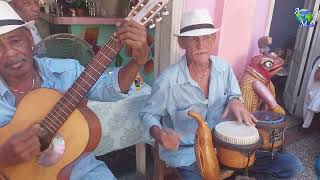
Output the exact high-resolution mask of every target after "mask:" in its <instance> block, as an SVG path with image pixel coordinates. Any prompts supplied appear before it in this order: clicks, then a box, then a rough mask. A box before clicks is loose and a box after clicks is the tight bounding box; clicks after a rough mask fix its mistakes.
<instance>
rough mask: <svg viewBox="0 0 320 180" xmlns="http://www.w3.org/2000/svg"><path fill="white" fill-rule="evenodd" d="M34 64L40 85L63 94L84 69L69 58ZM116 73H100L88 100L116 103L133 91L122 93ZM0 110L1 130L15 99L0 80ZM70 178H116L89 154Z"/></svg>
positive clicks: (8, 121) (116, 70) (6, 122)
mask: <svg viewBox="0 0 320 180" xmlns="http://www.w3.org/2000/svg"><path fill="white" fill-rule="evenodd" d="M35 62H36V64H37V66H38V69H39V72H40V76H41V79H42V85H41V86H42V87H44V88H52V89H56V90H58V91H60V92H65V91H66V90H67V89H68V88H69V87H70V86H71V85H72V84H73V82H74V81H75V80H76V79H77V77H79V76H80V74H81V72H82V71H83V70H84V67H83V66H81V65H80V64H79V62H78V61H76V60H71V59H63V60H62V59H50V58H35ZM118 72H119V68H118V69H115V70H114V71H113V72H112V74H111V75H109V74H108V73H105V74H103V75H102V76H101V77H100V79H99V80H98V81H97V83H96V84H95V85H94V87H93V88H92V90H91V91H90V92H89V94H88V96H87V98H88V99H91V100H96V101H117V100H120V99H122V98H125V97H127V96H128V95H130V93H132V92H133V91H132V87H131V89H130V90H129V92H128V94H123V93H121V91H120V88H119V84H118ZM0 107H1V108H0V127H2V126H5V125H6V124H8V123H10V121H11V119H12V117H13V115H14V113H15V111H16V106H15V96H14V95H13V94H12V92H11V91H9V89H8V88H7V85H6V84H5V83H4V82H3V81H0ZM98 177H100V178H98ZM72 179H77V180H78V179H88V180H89V179H95V180H96V179H110V180H111V179H112V180H113V179H115V178H114V176H113V175H112V173H111V171H110V170H108V169H107V167H106V166H105V164H104V163H102V162H101V161H97V160H96V159H95V157H94V156H93V155H92V154H91V155H90V156H88V157H87V158H84V159H83V160H81V161H80V162H79V163H78V164H77V165H76V167H75V168H74V171H73V172H72Z"/></svg>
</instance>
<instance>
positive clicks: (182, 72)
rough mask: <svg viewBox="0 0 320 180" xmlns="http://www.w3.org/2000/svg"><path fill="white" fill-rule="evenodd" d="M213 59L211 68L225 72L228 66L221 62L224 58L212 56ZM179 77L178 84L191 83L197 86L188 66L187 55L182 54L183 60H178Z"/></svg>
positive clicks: (211, 59)
mask: <svg viewBox="0 0 320 180" xmlns="http://www.w3.org/2000/svg"><path fill="white" fill-rule="evenodd" d="M209 60H210V61H211V69H213V71H215V72H223V71H226V70H227V68H226V66H225V65H224V64H223V63H222V62H221V61H223V60H220V59H219V58H218V57H216V56H210V59H209ZM178 67H179V68H178V69H179V70H178V77H177V83H178V84H185V83H190V84H191V85H195V86H197V83H196V82H195V81H194V80H193V79H192V78H191V75H190V72H189V69H188V66H187V59H186V56H185V55H184V56H182V58H181V60H180V61H179V62H178Z"/></svg>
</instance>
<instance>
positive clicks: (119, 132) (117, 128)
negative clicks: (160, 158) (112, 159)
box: [88, 85, 151, 174]
mask: <svg viewBox="0 0 320 180" xmlns="http://www.w3.org/2000/svg"><path fill="white" fill-rule="evenodd" d="M150 93H151V87H150V86H148V85H144V86H142V89H141V90H140V91H138V92H136V93H134V94H132V95H130V96H129V97H128V98H125V99H122V100H120V101H117V102H97V101H89V102H88V107H89V108H90V109H92V110H93V111H94V112H95V114H96V115H97V117H98V118H99V120H100V123H101V126H102V137H101V140H100V143H99V145H98V147H97V148H96V150H95V151H94V154H95V155H97V156H100V155H104V154H107V153H109V152H112V151H116V150H120V149H124V148H126V147H129V146H132V145H136V165H137V166H136V167H137V172H140V173H142V174H145V172H146V147H145V144H144V143H145V142H146V141H147V140H146V139H145V138H144V136H143V133H144V130H143V126H142V123H141V121H140V118H139V113H140V111H141V110H142V108H143V107H144V104H145V102H146V100H147V98H148V97H149V94H150Z"/></svg>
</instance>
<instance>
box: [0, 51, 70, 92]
mask: <svg viewBox="0 0 320 180" xmlns="http://www.w3.org/2000/svg"><path fill="white" fill-rule="evenodd" d="M48 60H49V58H37V57H34V62H35V63H36V65H37V67H38V70H39V73H40V76H41V78H42V80H43V81H46V80H47V79H50V80H54V78H55V77H54V74H55V73H57V74H60V73H63V72H65V71H66V69H65V68H61V66H53V65H50V64H47V63H46V62H50V61H48ZM7 92H9V88H8V86H7V84H6V83H5V82H4V80H3V78H2V77H1V76H0V97H1V98H2V97H3V96H4V95H5V94H6V93H7Z"/></svg>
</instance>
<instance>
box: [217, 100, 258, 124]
mask: <svg viewBox="0 0 320 180" xmlns="http://www.w3.org/2000/svg"><path fill="white" fill-rule="evenodd" d="M230 114H232V115H234V116H235V118H236V120H237V121H238V122H243V123H245V124H246V125H247V126H255V123H256V122H257V119H256V118H255V117H254V116H253V115H252V114H251V113H250V112H249V111H248V110H247V109H246V108H245V107H244V105H243V104H242V102H241V101H240V100H238V99H233V100H231V101H229V103H228V106H227V107H226V109H225V111H224V113H223V114H222V116H221V117H222V118H226V117H227V116H228V115H230Z"/></svg>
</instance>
